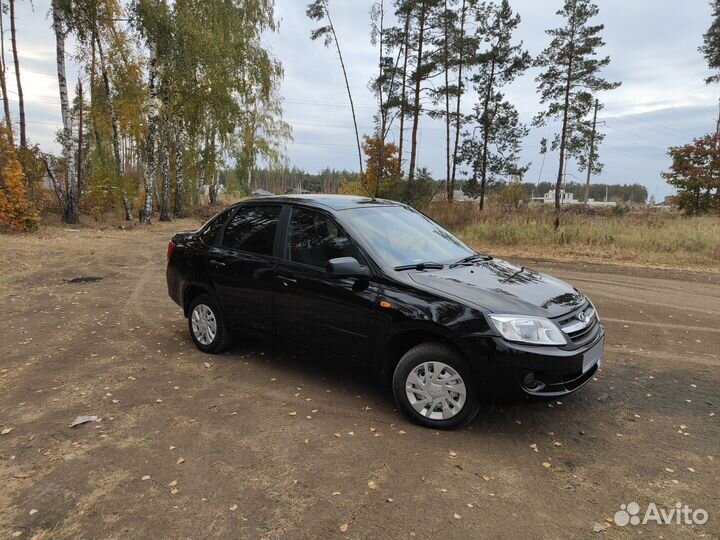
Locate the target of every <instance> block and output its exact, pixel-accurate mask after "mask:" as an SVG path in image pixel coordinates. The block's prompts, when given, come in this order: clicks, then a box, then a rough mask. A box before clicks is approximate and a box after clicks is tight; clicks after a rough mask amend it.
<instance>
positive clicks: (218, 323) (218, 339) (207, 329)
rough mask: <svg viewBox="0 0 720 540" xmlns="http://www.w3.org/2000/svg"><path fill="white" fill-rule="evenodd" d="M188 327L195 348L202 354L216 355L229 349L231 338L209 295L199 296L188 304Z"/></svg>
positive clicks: (217, 308) (217, 307) (216, 305)
mask: <svg viewBox="0 0 720 540" xmlns="http://www.w3.org/2000/svg"><path fill="white" fill-rule="evenodd" d="M188 327H189V329H190V336H191V337H192V340H193V342H194V343H195V346H196V347H197V348H198V349H200V350H201V351H203V352H206V353H211V354H217V353H221V352H223V351H226V350H227V349H228V348H229V347H230V344H231V336H230V333H229V332H228V330H227V328H226V327H225V319H224V317H223V314H222V311H221V310H220V306H219V305H218V303H217V302H216V301H215V299H214V298H213V297H212V296H210V295H209V294H201V295H200V296H197V297H195V298H193V300H192V302H190V309H189V310H188Z"/></svg>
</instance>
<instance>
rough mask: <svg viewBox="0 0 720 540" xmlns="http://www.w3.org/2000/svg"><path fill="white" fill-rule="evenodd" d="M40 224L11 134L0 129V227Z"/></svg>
mask: <svg viewBox="0 0 720 540" xmlns="http://www.w3.org/2000/svg"><path fill="white" fill-rule="evenodd" d="M39 224H40V214H39V213H38V211H37V209H36V208H35V206H34V205H33V203H32V201H31V200H30V197H28V193H27V188H26V186H25V174H24V173H23V169H22V166H21V165H20V161H19V160H18V158H17V152H16V150H15V146H14V145H13V141H12V137H11V135H10V133H9V131H8V130H7V128H4V127H3V128H0V229H10V230H13V231H30V230H33V229H36V228H37V226H38V225H39Z"/></svg>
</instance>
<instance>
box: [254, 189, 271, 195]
mask: <svg viewBox="0 0 720 540" xmlns="http://www.w3.org/2000/svg"><path fill="white" fill-rule="evenodd" d="M273 195H275V194H274V193H272V192H271V191H267V190H265V189H256V190H255V191H253V192H252V196H253V197H272V196H273Z"/></svg>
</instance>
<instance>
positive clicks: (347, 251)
mask: <svg viewBox="0 0 720 540" xmlns="http://www.w3.org/2000/svg"><path fill="white" fill-rule="evenodd" d="M287 247H288V257H289V258H290V260H291V261H293V262H297V263H301V264H306V265H308V266H314V267H317V268H322V269H325V267H326V266H327V263H328V261H329V260H330V259H336V258H338V257H355V258H356V259H358V260H360V258H359V256H358V252H357V250H356V249H355V246H354V245H353V243H352V240H350V238H349V237H348V236H347V235H346V234H345V231H343V230H342V229H341V228H340V227H339V226H338V224H337V223H335V221H333V220H332V219H331V218H329V217H328V216H326V215H325V214H321V213H320V212H315V211H313V210H305V209H303V208H294V209H293V212H292V217H291V219H290V229H289V231H288V238H287Z"/></svg>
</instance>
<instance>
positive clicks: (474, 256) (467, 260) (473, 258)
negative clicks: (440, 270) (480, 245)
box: [450, 253, 492, 268]
mask: <svg viewBox="0 0 720 540" xmlns="http://www.w3.org/2000/svg"><path fill="white" fill-rule="evenodd" d="M490 260H492V257H491V256H490V255H485V254H484V253H473V254H472V255H470V256H468V257H465V258H463V259H460V260H459V261H455V262H454V263H452V264H451V265H450V268H455V267H456V266H462V265H465V264H472V263H474V262H476V261H490Z"/></svg>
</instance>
